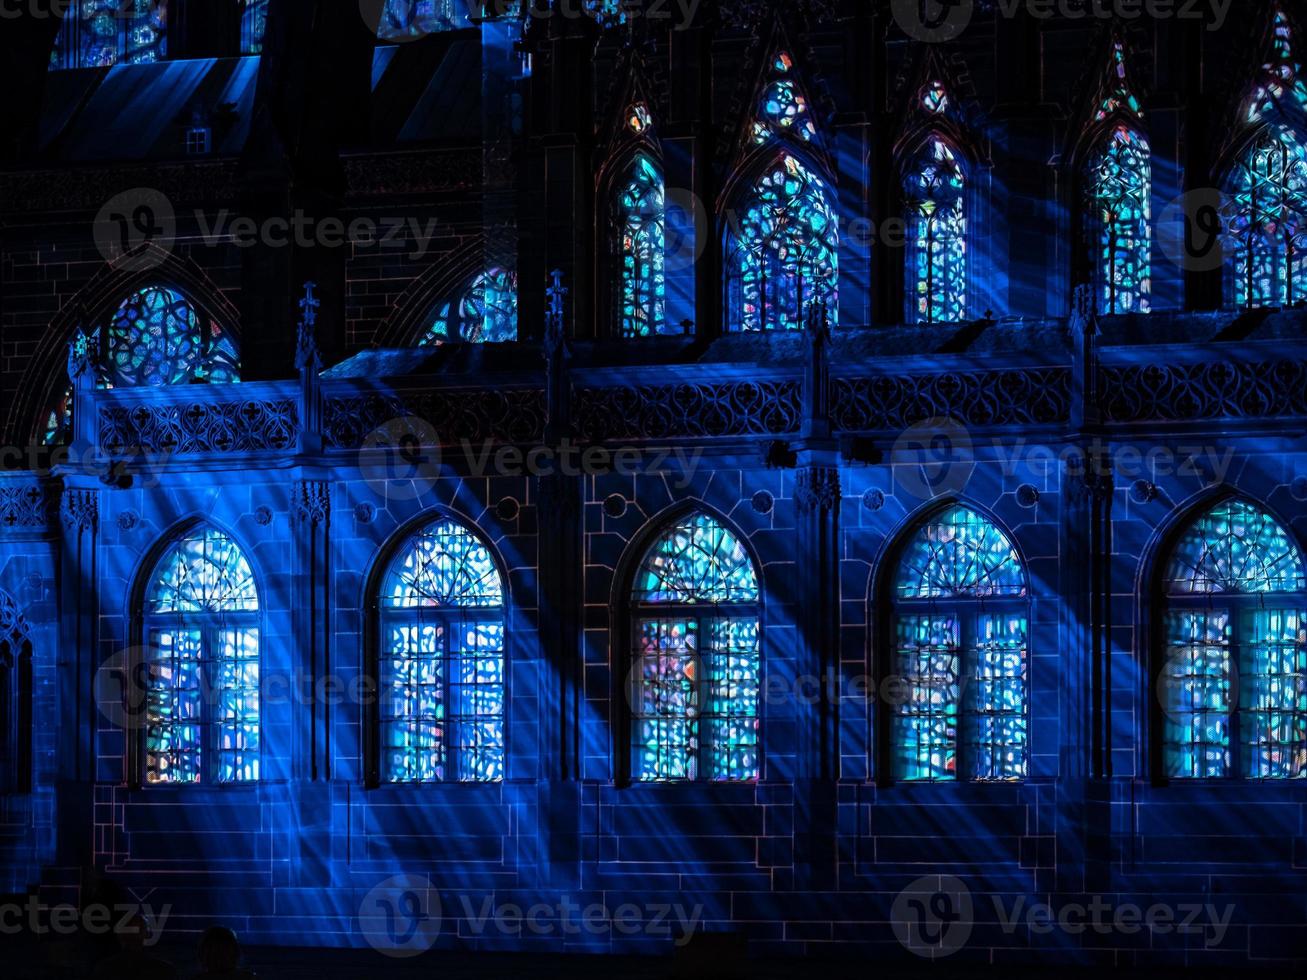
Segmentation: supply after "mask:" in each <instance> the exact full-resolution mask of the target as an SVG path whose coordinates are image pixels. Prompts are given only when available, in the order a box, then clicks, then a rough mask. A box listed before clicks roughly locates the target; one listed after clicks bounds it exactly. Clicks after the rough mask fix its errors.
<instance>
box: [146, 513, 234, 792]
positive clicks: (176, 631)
mask: <svg viewBox="0 0 1307 980" xmlns="http://www.w3.org/2000/svg"><path fill="white" fill-rule="evenodd" d="M143 612H144V628H143V635H144V639H145V658H146V662H145V668H146V677H147V685H148V687H147V692H146V700H145V730H144V741H145V781H146V782H147V783H209V782H214V783H231V782H249V781H253V780H257V779H258V778H259V751H260V727H259V595H258V589H257V588H256V585H255V581H254V573H253V571H252V570H251V568H250V564H249V562H248V561H247V560H246V558H245V555H244V553H243V552H242V551H241V549H240V547H239V546H238V545H237V544H236V542H234V541H233V540H232V539H231V538H229V537H228V536H227V535H225V534H223V533H222V532H221V531H217V530H214V529H212V528H197V529H195V530H193V531H190V532H188V533H187V534H185V535H183V536H182V537H181V538H179V539H178V540H176V541H174V542H173V543H172V544H170V545H169V546H168V548H167V550H166V551H165V552H164V554H163V557H162V558H160V559H159V561H158V562H157V563H156V564H155V566H154V569H153V571H152V572H151V573H150V577H149V579H148V580H147V583H146V590H145V608H144V611H143Z"/></svg>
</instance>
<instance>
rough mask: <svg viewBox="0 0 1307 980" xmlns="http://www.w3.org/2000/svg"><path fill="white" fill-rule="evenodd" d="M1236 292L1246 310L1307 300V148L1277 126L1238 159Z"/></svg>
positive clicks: (1234, 196)
mask: <svg viewBox="0 0 1307 980" xmlns="http://www.w3.org/2000/svg"><path fill="white" fill-rule="evenodd" d="M1231 194H1232V204H1233V213H1232V215H1231V219H1232V220H1231V221H1230V235H1231V238H1232V239H1233V253H1234V258H1233V263H1232V265H1233V268H1232V270H1231V274H1232V277H1233V280H1234V282H1233V293H1234V299H1235V303H1236V304H1237V305H1238V306H1239V307H1241V308H1244V309H1250V308H1254V307H1264V306H1286V305H1289V304H1292V303H1299V302H1302V301H1303V299H1304V298H1307V237H1305V236H1307V148H1304V145H1303V141H1302V138H1301V137H1300V135H1299V134H1298V133H1297V132H1295V131H1294V130H1292V129H1291V128H1289V127H1288V126H1274V127H1271V128H1269V129H1267V130H1266V131H1264V132H1263V133H1262V134H1261V135H1260V136H1259V137H1258V138H1257V139H1255V140H1254V141H1253V142H1252V143H1251V144H1250V145H1249V146H1248V148H1247V149H1246V150H1245V151H1244V153H1243V154H1242V156H1241V157H1240V158H1239V160H1238V162H1237V164H1236V166H1235V169H1234V173H1233V177H1232V189H1231Z"/></svg>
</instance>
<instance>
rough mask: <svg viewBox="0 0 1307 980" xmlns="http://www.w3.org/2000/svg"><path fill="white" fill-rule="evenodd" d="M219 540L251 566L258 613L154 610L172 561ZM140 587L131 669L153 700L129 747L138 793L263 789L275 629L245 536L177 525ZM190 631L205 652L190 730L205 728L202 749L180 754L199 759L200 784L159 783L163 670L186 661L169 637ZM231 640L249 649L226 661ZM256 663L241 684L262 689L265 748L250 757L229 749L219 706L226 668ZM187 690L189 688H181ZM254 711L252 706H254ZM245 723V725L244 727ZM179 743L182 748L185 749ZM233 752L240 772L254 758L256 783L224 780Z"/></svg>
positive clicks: (153, 555) (196, 523)
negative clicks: (156, 731) (156, 744)
mask: <svg viewBox="0 0 1307 980" xmlns="http://www.w3.org/2000/svg"><path fill="white" fill-rule="evenodd" d="M210 534H212V535H216V536H218V537H220V538H223V539H226V541H228V542H230V543H231V545H232V546H233V547H234V548H235V550H236V552H237V553H238V556H239V558H240V559H241V560H242V561H243V563H244V565H245V567H246V569H248V572H249V577H250V589H251V590H252V593H253V599H254V603H255V608H254V609H249V608H243V609H230V610H199V611H195V610H187V611H184V612H177V611H172V612H169V611H160V610H154V609H151V608H149V606H150V603H151V602H152V595H153V594H154V590H155V588H156V586H157V585H158V584H159V581H160V577H159V575H160V571H161V570H162V567H163V563H164V562H165V561H166V560H167V559H169V558H170V557H171V556H172V555H173V554H174V553H175V552H176V551H177V550H178V549H179V548H180V547H181V546H182V545H183V544H184V543H185V542H187V541H191V540H195V539H197V538H206V536H208V535H210ZM134 581H135V583H136V584H135V587H134V588H133V590H132V593H131V598H130V606H129V609H128V612H129V614H130V622H131V623H132V624H133V629H132V633H133V636H134V637H135V638H136V642H135V648H134V650H133V652H132V657H131V662H130V664H129V669H130V670H131V671H132V677H134V678H135V677H139V678H143V680H144V683H145V685H146V695H145V698H144V703H143V704H142V705H140V710H141V714H140V727H139V731H137V732H136V733H135V734H136V735H137V737H136V738H134V739H131V740H129V747H130V752H131V757H130V758H129V760H128V763H129V765H128V770H129V772H131V773H132V781H133V784H134V785H135V786H137V787H141V786H146V787H163V786H209V787H213V786H248V785H253V784H255V783H258V782H259V781H261V780H262V779H264V778H265V775H266V773H265V772H264V769H263V764H262V763H263V760H262V752H263V743H264V730H265V728H266V726H265V724H264V721H265V719H264V714H263V705H262V698H261V693H262V692H261V677H262V674H263V650H264V638H265V637H266V635H267V630H266V629H265V625H264V616H265V613H264V602H263V598H262V597H263V595H264V590H263V588H262V586H261V584H260V583H261V581H262V577H261V576H260V575H259V573H258V570H257V569H256V567H255V564H254V562H253V561H252V560H251V559H250V549H249V547H248V545H247V544H246V543H245V542H243V541H242V540H241V539H240V538H239V537H237V536H236V535H234V534H232V533H231V531H229V530H228V529H227V528H225V527H220V526H218V525H217V524H214V523H212V522H210V521H207V520H202V519H194V520H190V521H186V522H183V523H182V524H180V525H178V526H176V527H175V528H173V529H172V530H171V531H169V532H168V533H167V534H165V535H163V536H162V537H161V538H160V539H159V541H158V543H157V544H156V545H155V546H154V547H153V548H152V549H151V550H150V551H149V552H148V553H147V555H146V557H145V560H144V561H143V562H142V563H141V565H140V568H139V569H138V571H137V573H136V575H135V576H134ZM183 630H186V631H190V632H191V633H192V634H193V635H194V636H195V637H198V640H199V644H200V647H199V650H198V651H197V656H196V659H195V677H194V680H195V685H196V686H195V687H194V688H193V689H194V690H195V701H196V704H197V707H196V709H195V710H196V712H197V715H196V720H195V722H194V724H193V725H192V726H190V727H194V728H196V729H198V732H197V735H198V737H199V742H198V744H197V745H194V747H193V748H186V747H184V746H183V747H182V748H179V749H177V750H176V751H178V752H193V753H195V755H196V756H197V761H196V766H197V768H198V775H197V778H195V779H152V778H151V765H150V757H151V755H152V752H151V749H150V738H151V734H152V729H153V727H155V726H154V724H153V722H152V719H151V714H150V709H151V704H152V695H151V692H153V691H154V690H156V685H157V684H158V683H159V678H160V677H162V676H165V675H164V673H163V668H165V667H166V666H167V665H168V660H169V659H171V660H172V669H173V670H174V671H175V670H177V669H178V661H177V660H176V659H174V658H169V657H168V655H167V653H166V651H167V650H169V649H176V646H175V643H176V640H175V636H174V640H173V645H171V646H165V644H164V643H163V642H162V637H163V636H165V635H169V636H173V635H175V634H177V633H180V632H181V631H183ZM224 633H233V634H235V635H236V636H237V637H238V643H237V645H238V646H240V647H242V650H243V653H244V655H243V656H239V655H238V656H236V657H223V656H221V655H219V653H218V651H219V650H221V649H222V643H223V640H222V635H223V634H224ZM251 638H252V639H253V647H254V649H253V652H252V656H251V655H250V650H249V641H250V639H251ZM251 661H252V662H253V664H254V667H255V669H254V676H253V677H252V678H251V677H250V676H249V672H248V669H244V670H240V671H238V672H237V673H238V674H239V675H240V680H241V681H243V682H244V685H243V687H244V691H245V693H246V694H247V695H248V693H249V690H250V687H249V683H250V682H251V681H252V682H253V685H254V698H255V701H256V707H255V711H256V712H257V714H258V745H257V747H256V748H255V749H254V751H253V752H248V751H245V750H242V749H241V748H239V747H233V746H231V745H228V746H225V747H224V746H223V745H222V744H221V738H220V733H221V731H222V720H221V719H220V718H219V716H218V714H217V713H218V712H219V711H220V710H222V709H221V705H220V704H219V703H218V702H219V701H220V700H221V698H219V697H218V696H217V694H218V692H219V690H220V689H221V690H228V688H226V687H221V688H220V684H221V683H222V675H223V673H224V672H223V670H222V668H223V667H224V666H226V665H229V664H241V663H244V664H249V663H250V662H251ZM241 687H242V685H239V684H238V685H237V687H236V688H232V689H233V690H237V691H238V692H239V691H240V690H241ZM179 689H180V690H186V688H179ZM242 703H243V702H242V701H241V700H240V699H239V698H237V699H236V700H235V701H234V702H233V704H235V705H237V706H239V705H241V704H242ZM246 706H247V707H248V705H247V704H246ZM127 707H128V708H129V709H130V708H134V706H132V705H128V706H127ZM237 724H239V723H237ZM178 744H181V743H180V742H178ZM224 752H225V753H230V754H231V755H232V756H233V758H234V760H235V761H237V763H238V765H237V766H236V769H238V770H239V769H240V768H241V765H239V763H240V761H241V759H242V757H244V761H245V762H246V763H248V762H249V761H250V759H249V757H250V756H252V757H253V760H252V761H253V763H254V768H255V770H256V772H255V774H254V775H252V776H249V775H246V776H227V775H225V774H224V773H223V771H222V767H223V765H224V763H223V762H222V760H221V754H222V753H224Z"/></svg>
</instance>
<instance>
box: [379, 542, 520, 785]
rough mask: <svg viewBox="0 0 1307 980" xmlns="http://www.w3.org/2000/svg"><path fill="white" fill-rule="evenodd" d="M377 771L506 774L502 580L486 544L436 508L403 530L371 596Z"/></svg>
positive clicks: (415, 777) (412, 776) (469, 777)
mask: <svg viewBox="0 0 1307 980" xmlns="http://www.w3.org/2000/svg"><path fill="white" fill-rule="evenodd" d="M378 608H379V615H380V629H379V632H378V635H379V637H380V644H381V648H380V651H379V652H380V656H379V658H378V660H379V663H378V666H379V670H378V690H379V691H380V711H379V713H378V718H377V722H378V760H377V761H378V777H379V779H380V781H382V782H388V783H413V782H441V781H451V782H493V781H496V780H501V779H503V778H504V585H503V581H502V580H501V577H500V574H499V570H498V568H497V567H496V565H495V561H494V559H493V558H492V557H491V555H490V551H489V549H488V548H486V546H485V545H484V544H483V543H482V542H481V540H480V539H479V538H478V537H477V536H476V535H474V534H473V533H472V532H471V531H469V530H468V529H467V528H465V527H463V526H462V525H461V524H457V523H455V522H454V521H451V520H448V519H445V518H442V519H440V520H438V521H436V522H434V523H432V524H429V525H427V526H425V527H423V528H422V529H421V530H420V531H418V532H417V533H416V534H414V535H413V536H412V537H410V538H409V539H408V540H407V541H406V542H405V543H404V545H403V546H402V547H401V548H400V550H399V553H398V554H397V555H396V556H395V558H394V559H393V560H392V561H391V563H390V566H389V568H388V570H387V572H386V575H385V578H384V580H383V581H382V584H381V594H380V596H379V597H378Z"/></svg>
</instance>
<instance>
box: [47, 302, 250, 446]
mask: <svg viewBox="0 0 1307 980" xmlns="http://www.w3.org/2000/svg"><path fill="white" fill-rule="evenodd" d="M90 347H91V350H92V351H93V352H95V354H96V356H97V358H98V362H97V363H96V365H95V372H96V387H99V388H129V387H133V386H137V385H174V384H191V383H195V382H208V383H210V384H229V383H233V382H237V381H240V358H239V355H238V353H237V350H236V345H235V343H234V342H233V340H232V338H231V336H230V334H228V333H227V331H226V330H224V329H223V328H222V327H221V326H220V325H219V324H218V323H217V321H214V320H210V319H208V318H207V317H205V316H203V315H202V314H201V313H200V312H199V311H198V310H196V309H195V307H194V306H192V305H191V304H190V302H189V301H188V300H187V299H186V298H185V297H184V296H182V295H181V293H179V292H177V291H176V290H175V289H170V288H168V287H166V286H147V287H145V288H143V289H138V290H137V291H136V292H134V293H132V294H131V295H130V296H128V297H127V299H125V300H124V301H123V302H122V304H121V305H120V306H119V307H118V309H117V310H115V311H114V313H113V316H112V317H110V319H109V323H108V324H107V326H106V328H105V329H101V330H96V331H95V332H94V333H93V334H92V336H91V338H90ZM71 412H72V391H71V390H70V389H67V388H63V389H61V390H60V392H59V394H58V396H56V397H55V398H54V399H53V401H52V403H51V406H50V410H49V411H48V412H47V414H46V416H45V419H44V425H43V427H42V431H41V433H40V435H41V438H42V440H43V441H44V442H45V444H46V445H53V444H55V443H58V442H63V441H66V440H67V438H68V435H69V432H70V429H71V423H72V416H71Z"/></svg>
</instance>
